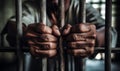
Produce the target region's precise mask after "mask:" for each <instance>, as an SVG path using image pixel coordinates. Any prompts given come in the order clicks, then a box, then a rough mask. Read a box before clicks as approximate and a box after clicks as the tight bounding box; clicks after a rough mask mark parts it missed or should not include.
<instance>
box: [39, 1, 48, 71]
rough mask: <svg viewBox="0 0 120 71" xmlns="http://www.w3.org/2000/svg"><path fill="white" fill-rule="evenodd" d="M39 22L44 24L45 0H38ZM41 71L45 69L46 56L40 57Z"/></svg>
mask: <svg viewBox="0 0 120 71" xmlns="http://www.w3.org/2000/svg"><path fill="white" fill-rule="evenodd" d="M40 16H41V18H40V22H42V23H43V24H45V25H46V0H41V1H40ZM42 71H47V58H43V59H42Z"/></svg>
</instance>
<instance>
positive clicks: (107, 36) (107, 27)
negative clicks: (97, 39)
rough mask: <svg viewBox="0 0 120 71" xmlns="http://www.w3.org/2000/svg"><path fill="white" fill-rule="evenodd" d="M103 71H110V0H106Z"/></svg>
mask: <svg viewBox="0 0 120 71" xmlns="http://www.w3.org/2000/svg"><path fill="white" fill-rule="evenodd" d="M105 18H106V19H105V23H106V24H105V71H111V48H110V42H111V36H110V28H111V22H112V21H111V20H112V0H106V14H105Z"/></svg>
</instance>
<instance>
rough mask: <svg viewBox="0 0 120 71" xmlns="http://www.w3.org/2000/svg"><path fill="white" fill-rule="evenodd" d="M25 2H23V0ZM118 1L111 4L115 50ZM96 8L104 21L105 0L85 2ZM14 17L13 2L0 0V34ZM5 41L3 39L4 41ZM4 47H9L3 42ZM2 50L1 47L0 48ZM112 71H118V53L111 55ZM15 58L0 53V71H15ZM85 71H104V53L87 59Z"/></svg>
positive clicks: (118, 26)
mask: <svg viewBox="0 0 120 71" xmlns="http://www.w3.org/2000/svg"><path fill="white" fill-rule="evenodd" d="M23 1H25V0H23ZM118 1H119V0H113V3H112V26H113V27H115V29H116V30H117V32H118V39H117V45H116V48H119V47H120V43H119V42H120V38H119V36H120V31H119V30H120V24H119V21H120V4H119V2H118ZM87 2H89V3H91V4H92V5H93V7H94V8H96V9H97V10H98V11H99V12H100V13H101V16H102V17H103V18H104V19H105V0H87ZM13 15H15V1H14V0H1V2H0V32H1V31H2V30H3V28H4V27H5V25H6V22H7V20H8V19H9V18H10V17H11V16H13ZM4 40H5V39H4ZM4 44H5V46H9V45H8V43H7V42H6V40H5V42H4ZM0 48H2V47H0ZM111 58H112V71H120V68H119V67H120V53H112V54H111ZM16 64H17V61H16V56H15V53H13V52H0V71H17V70H16ZM86 71H104V53H98V54H97V55H96V56H95V57H94V58H92V59H89V58H88V59H87V61H86Z"/></svg>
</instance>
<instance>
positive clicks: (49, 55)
mask: <svg viewBox="0 0 120 71" xmlns="http://www.w3.org/2000/svg"><path fill="white" fill-rule="evenodd" d="M56 53H57V52H56V50H49V51H48V57H53V56H55V55H56Z"/></svg>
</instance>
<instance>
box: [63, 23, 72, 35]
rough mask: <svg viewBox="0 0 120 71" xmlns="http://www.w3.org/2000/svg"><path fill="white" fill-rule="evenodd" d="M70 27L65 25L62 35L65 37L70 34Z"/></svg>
mask: <svg viewBox="0 0 120 71" xmlns="http://www.w3.org/2000/svg"><path fill="white" fill-rule="evenodd" d="M71 28H72V26H71V25H70V24H67V25H65V27H64V29H63V33H62V34H63V35H67V34H69V33H70V30H71Z"/></svg>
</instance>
